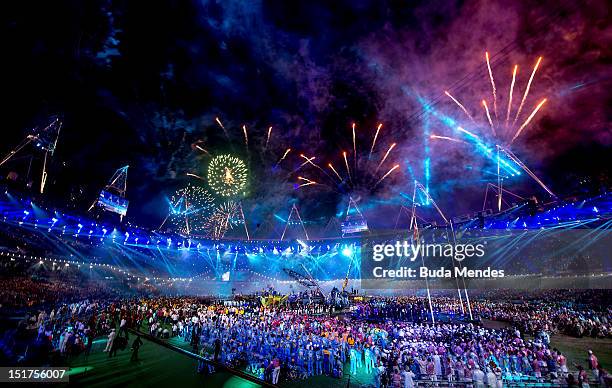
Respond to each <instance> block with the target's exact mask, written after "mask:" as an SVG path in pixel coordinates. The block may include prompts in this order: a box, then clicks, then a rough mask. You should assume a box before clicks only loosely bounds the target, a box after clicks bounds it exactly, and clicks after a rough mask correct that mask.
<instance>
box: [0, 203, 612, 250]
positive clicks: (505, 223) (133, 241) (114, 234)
mask: <svg viewBox="0 0 612 388" xmlns="http://www.w3.org/2000/svg"><path fill="white" fill-rule="evenodd" d="M5 194H6V195H7V197H8V198H9V199H10V201H9V202H5V203H3V202H2V201H0V211H1V214H2V219H0V221H3V223H4V224H5V225H18V226H19V227H23V228H34V229H38V230H40V231H41V232H45V231H46V232H49V233H53V234H59V235H66V237H70V236H73V237H74V238H77V239H79V240H80V241H87V240H90V241H91V243H94V242H95V241H96V240H97V241H98V242H104V241H108V240H111V241H112V242H115V243H123V244H124V245H129V246H139V247H143V248H147V247H150V248H155V247H159V246H162V247H163V246H165V247H167V248H169V249H170V248H175V247H177V248H179V249H185V248H187V249H194V248H197V247H198V246H200V247H205V246H227V245H242V246H244V247H246V248H250V247H253V246H255V247H266V248H270V249H273V248H274V247H277V248H284V247H291V246H296V247H297V249H298V250H299V249H300V247H301V245H300V244H298V243H297V242H296V240H297V239H283V240H280V239H265V238H264V239H248V240H247V239H240V238H223V239H217V240H215V239H206V238H201V237H199V236H194V235H191V236H182V235H180V234H165V233H157V232H152V231H149V230H147V229H146V228H139V227H138V226H128V228H125V229H123V230H121V231H119V230H117V228H114V227H112V226H107V225H100V224H98V223H96V222H92V220H84V219H81V218H78V217H73V216H70V215H66V214H63V213H59V212H57V211H53V210H50V209H45V208H41V207H38V206H37V205H36V204H35V203H33V202H31V201H29V200H26V201H23V200H17V199H16V198H15V197H13V196H12V195H11V194H8V193H5ZM609 196H610V194H608V193H604V194H601V195H599V196H596V197H591V198H588V199H585V200H583V201H580V200H578V201H574V202H572V203H570V202H567V203H564V204H559V205H557V206H554V207H551V208H549V209H548V210H546V211H543V212H540V213H538V214H535V215H526V214H519V215H517V214H513V212H515V211H517V210H520V209H521V208H523V207H524V206H526V204H523V205H521V206H517V207H515V208H511V209H508V210H505V211H503V212H500V213H497V214H493V215H488V216H486V217H485V218H484V225H482V221H483V219H478V218H470V219H465V220H459V221H456V222H454V226H455V227H459V228H463V229H540V228H544V227H556V228H559V227H561V228H563V227H577V226H586V227H593V225H589V224H590V223H593V222H597V221H605V220H606V218H609V215H610V212H611V210H612V200H610V199H609ZM601 198H604V199H605V200H604V201H603V203H597V206H600V208H598V207H597V206H593V202H595V201H597V200H598V199H601ZM41 211H43V212H44V211H46V212H48V213H52V214H53V215H54V216H53V217H52V218H45V219H36V214H37V213H38V214H41ZM47 217H49V216H47ZM500 217H501V218H502V219H499V218H500ZM479 223H480V225H479ZM448 227H449V225H446V224H443V225H436V224H434V223H432V224H420V225H419V228H421V229H434V230H444V229H447V228H448ZM406 233H407V230H406V229H404V230H401V229H398V230H394V231H392V230H384V231H383V230H379V231H374V232H373V233H370V234H367V235H350V236H343V237H340V236H335V237H320V238H316V239H308V240H306V239H305V238H304V239H303V240H304V241H307V242H308V245H309V247H313V246H317V245H321V246H324V245H330V246H331V245H339V244H345V245H346V244H359V242H360V241H361V240H362V239H363V238H364V237H367V238H368V239H378V238H393V237H395V238H398V237H403V238H406V236H407V234H406ZM202 244H203V245H202ZM296 244H297V245H296ZM330 248H331V247H330Z"/></svg>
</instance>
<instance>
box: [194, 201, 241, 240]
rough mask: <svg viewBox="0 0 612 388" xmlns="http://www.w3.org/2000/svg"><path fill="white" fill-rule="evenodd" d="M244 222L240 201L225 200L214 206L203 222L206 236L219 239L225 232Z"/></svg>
mask: <svg viewBox="0 0 612 388" xmlns="http://www.w3.org/2000/svg"><path fill="white" fill-rule="evenodd" d="M243 224H244V216H243V214H242V211H241V207H240V203H239V202H235V201H226V202H223V203H221V204H219V205H218V206H216V207H215V208H214V210H213V211H212V213H211V214H210V216H209V217H208V218H207V219H206V221H205V222H204V228H203V229H204V232H205V235H206V237H208V238H212V239H216V240H218V239H221V238H223V236H225V234H226V233H227V232H228V231H229V230H232V229H234V228H235V227H237V226H239V225H243Z"/></svg>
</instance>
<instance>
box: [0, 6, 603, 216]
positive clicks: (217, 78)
mask: <svg viewBox="0 0 612 388" xmlns="http://www.w3.org/2000/svg"><path fill="white" fill-rule="evenodd" d="M2 8H3V9H2V12H1V14H2V16H1V18H2V26H3V31H2V34H1V37H2V38H1V39H2V48H3V55H2V57H3V59H2V68H3V71H2V73H1V85H2V92H3V94H4V96H5V98H4V100H5V102H4V103H3V104H2V108H0V109H1V110H2V118H3V122H2V134H3V136H2V142H1V143H0V151H1V152H2V153H5V152H8V151H9V150H10V149H11V148H12V147H14V146H15V145H16V144H17V143H18V142H19V141H20V140H21V138H23V137H24V136H25V135H26V133H27V130H28V128H31V127H33V126H36V125H41V124H43V123H45V122H46V121H48V117H50V116H52V115H55V114H62V116H63V120H64V127H63V129H62V133H61V136H60V141H59V145H58V149H57V153H56V155H55V157H54V159H53V162H52V165H51V167H50V177H49V183H48V196H49V198H51V199H53V200H55V201H56V202H58V203H59V202H61V201H62V200H65V199H66V198H67V193H70V192H75V191H76V190H78V189H79V188H83V189H84V190H85V192H84V194H83V195H81V196H80V197H79V198H78V200H77V203H75V205H76V206H77V208H79V209H81V210H83V209H85V208H86V207H87V205H88V203H89V202H91V200H92V199H93V198H95V196H96V193H97V192H98V191H99V190H100V189H101V188H102V186H103V185H104V184H105V182H106V181H107V180H108V179H109V178H110V176H111V175H112V173H113V172H114V170H115V169H117V168H119V167H121V166H123V165H125V164H129V165H130V166H131V167H130V170H129V178H128V198H129V199H130V200H131V204H130V210H129V212H128V215H129V218H131V219H133V220H136V221H138V222H140V223H143V224H150V225H155V224H156V223H158V222H160V220H161V219H162V218H163V216H164V213H165V212H166V210H167V205H166V200H165V198H166V197H167V196H169V195H170V194H172V193H173V192H174V190H176V189H177V188H179V187H182V186H184V185H185V184H186V183H188V182H191V183H196V184H204V185H205V183H204V182H199V181H197V180H193V179H192V178H189V177H187V176H186V175H185V174H186V173H187V172H191V173H196V174H200V175H205V171H206V164H207V162H208V161H209V160H210V156H209V155H207V154H206V153H204V152H202V151H200V150H198V149H197V148H195V147H194V145H195V144H198V145H199V146H200V147H201V148H204V149H206V150H207V151H208V153H209V154H211V155H219V154H222V153H232V154H234V155H237V156H239V157H241V158H242V159H243V160H245V162H246V163H247V164H248V166H249V169H250V174H251V179H250V183H249V194H248V196H247V198H246V199H245V200H244V206H245V212H246V213H248V218H249V220H250V222H253V223H259V222H262V221H263V220H264V219H266V218H268V217H270V216H271V215H272V214H279V215H281V216H284V217H286V215H287V213H288V211H289V207H290V206H291V204H292V203H297V204H298V206H299V207H300V209H301V211H302V213H303V214H302V215H303V217H304V218H305V219H307V220H311V221H313V222H318V221H322V220H325V219H327V218H329V217H330V216H333V215H334V214H336V213H337V212H340V211H342V210H344V207H345V206H346V201H347V198H348V196H349V195H352V196H353V197H355V198H356V199H358V200H359V203H360V205H361V206H363V207H364V209H365V211H366V212H367V213H368V214H369V215H368V218H369V219H372V220H375V219H377V218H378V219H381V224H383V221H382V220H384V219H388V214H395V213H394V212H397V207H398V206H399V205H402V204H404V205H407V206H410V202H409V201H408V200H407V199H406V196H408V197H411V195H412V188H413V183H412V182H413V180H414V179H417V180H419V181H421V182H424V181H425V159H426V158H427V157H429V159H430V192H431V194H432V196H433V197H434V198H436V199H437V201H438V202H439V204H440V206H441V207H442V208H444V209H446V210H447V211H448V213H449V214H452V215H458V214H462V213H465V212H468V211H475V210H479V208H481V207H482V201H483V194H484V188H485V185H486V183H487V182H494V181H495V177H494V176H491V175H490V173H489V172H490V171H492V170H494V169H495V167H494V166H493V165H492V164H491V163H490V161H487V159H486V158H484V157H483V155H482V154H481V153H478V152H477V150H475V149H474V147H473V146H471V145H465V144H461V143H455V142H449V141H444V140H435V141H433V140H429V141H428V140H427V138H428V137H427V136H426V135H425V133H430V134H437V135H443V136H452V137H457V133H456V132H453V129H451V128H449V127H447V126H445V125H444V124H443V123H442V122H441V121H440V120H438V119H436V118H435V117H433V116H432V115H431V114H429V113H427V111H426V110H425V109H424V107H423V103H420V102H419V101H425V104H429V106H431V107H432V109H435V110H436V112H440V113H441V114H443V115H447V116H449V117H452V118H454V119H455V120H457V121H458V122H459V123H460V124H461V125H463V126H464V127H465V128H471V130H472V131H473V132H475V133H477V134H479V135H480V136H481V137H482V138H483V139H486V141H487V142H488V143H489V144H493V145H494V144H495V140H494V139H492V137H491V132H490V129H489V128H488V125H487V121H486V117H485V116H484V113H483V110H482V106H481V105H480V101H481V100H482V99H483V98H485V99H488V100H489V101H491V98H492V97H491V84H490V81H489V78H488V73H487V67H486V63H485V59H484V52H485V51H486V50H488V51H489V52H490V53H491V58H492V62H491V63H492V70H493V72H494V75H495V81H496V84H497V89H498V90H497V92H498V94H499V96H498V97H499V98H500V100H499V102H498V103H499V107H500V108H499V110H500V112H504V111H505V104H506V102H505V101H507V95H508V89H509V84H510V80H511V75H512V68H513V66H514V65H515V64H518V65H519V72H518V76H517V82H516V85H517V86H516V87H517V89H516V91H515V97H514V98H515V99H516V103H515V105H514V109H516V106H517V105H518V101H519V100H520V97H521V96H522V93H523V90H524V87H525V85H526V83H527V80H528V77H529V74H530V72H531V70H532V68H533V65H534V63H535V61H536V60H537V58H538V57H539V56H543V61H542V64H541V67H540V68H539V70H538V72H537V74H536V77H535V79H534V81H533V84H532V87H531V91H530V94H529V96H528V98H527V100H526V103H525V108H524V114H527V113H529V112H530V111H531V110H532V109H533V107H534V106H535V104H536V103H537V102H538V101H540V100H541V99H542V98H544V97H546V98H548V100H547V103H546V105H545V106H544V107H543V109H542V110H541V111H540V112H539V113H538V115H537V116H536V118H535V119H534V121H533V122H532V123H531V125H530V126H529V127H527V128H526V129H525V131H524V132H523V134H522V135H521V136H520V137H519V138H518V139H517V140H516V141H515V142H514V143H513V144H512V147H511V149H512V151H513V152H514V153H515V154H516V155H517V156H518V157H519V158H521V159H522V160H523V161H524V162H525V163H526V164H527V165H528V166H529V167H530V168H531V169H532V170H533V171H534V172H535V173H536V174H537V175H538V176H540V178H541V179H542V180H543V181H545V182H546V184H548V185H549V186H550V187H551V188H552V189H553V191H555V192H557V193H559V194H560V195H561V196H563V195H568V194H574V193H576V192H578V191H580V190H584V187H588V188H590V189H592V188H594V187H597V186H601V185H604V186H609V179H608V167H609V160H610V159H609V150H610V148H609V147H610V144H611V141H612V136H611V135H612V134H611V126H610V121H611V118H612V92H611V90H612V82H611V78H610V77H611V76H612V71H611V68H610V64H611V62H612V28H611V26H610V20H612V18H611V17H610V8H611V5H610V2H607V1H605V0H595V1H581V2H574V1H563V0H562V1H556V0H554V1H522V2H510V1H386V2H385V1H303V2H298V1H193V2H190V1H180V2H179V1H177V2H168V1H155V2H136V1H93V0H92V1H53V2H51V1H39V2H32V1H16V2H10V3H7V4H3V5H2ZM445 90H449V91H450V92H451V93H453V95H454V96H456V97H457V98H459V99H460V100H461V101H462V102H463V103H464V105H465V106H466V108H467V109H468V110H469V111H470V112H471V114H472V115H473V116H474V118H475V121H476V122H477V125H474V124H473V123H471V122H470V121H469V120H468V119H467V118H466V116H465V115H464V114H463V112H461V110H460V109H459V108H458V107H457V106H456V105H454V104H453V102H452V101H451V100H450V99H448V98H447V97H446V96H444V91H445ZM500 115H501V114H500ZM215 117H219V118H220V119H221V120H222V122H223V124H224V126H225V128H226V129H227V132H228V134H229V139H228V137H226V136H225V134H224V132H223V130H222V129H221V128H220V127H219V126H218V125H217V124H216V123H215ZM522 117H523V116H522ZM353 122H355V123H356V139H357V149H358V158H360V159H358V162H357V164H356V167H357V168H356V171H353V174H354V182H353V185H354V186H355V187H354V188H353V189H350V188H349V187H348V186H349V185H348V184H343V185H339V186H336V185H334V184H332V182H333V179H330V178H329V177H326V176H325V175H324V174H323V173H321V171H318V170H317V169H316V168H314V167H312V166H306V167H304V168H303V169H301V170H299V171H298V172H296V173H294V174H291V171H293V170H295V169H296V168H297V167H298V166H299V165H300V164H301V163H302V162H303V161H304V160H303V159H302V158H300V157H299V154H300V153H303V154H305V155H307V156H314V155H316V161H317V162H319V163H320V164H321V165H322V166H323V167H326V166H327V163H328V162H332V163H333V165H334V166H336V168H337V169H338V170H341V171H340V172H341V173H344V172H345V171H346V170H345V167H344V162H343V159H342V156H341V152H342V151H347V152H349V155H350V156H352V148H353V145H352V140H351V124H352V123H353ZM379 122H380V123H383V128H382V129H381V132H380V135H379V137H378V139H377V145H376V148H375V150H374V152H373V155H372V157H371V159H370V160H368V154H369V151H370V146H371V144H372V139H373V135H374V132H375V131H376V126H377V124H378V123H379ZM243 124H244V125H246V126H247V128H248V136H249V147H248V150H247V149H246V147H245V144H244V135H243V132H242V125H243ZM269 126H272V127H273V131H272V136H271V139H270V142H269V145H268V147H267V148H265V147H264V144H265V141H266V135H267V130H268V127H269ZM394 142H396V143H397V147H396V148H395V149H394V150H393V152H392V153H391V154H390V156H389V159H388V161H387V162H386V163H385V164H384V165H383V167H381V168H380V169H379V171H374V170H375V168H376V165H377V161H379V160H380V159H381V158H382V156H383V155H384V153H385V151H386V149H387V148H388V147H389V145H390V144H391V143H394ZM427 144H429V145H427ZM288 147H290V148H292V152H291V153H290V154H289V156H288V157H287V159H286V160H285V161H283V162H282V163H281V164H280V165H279V166H276V164H277V161H278V159H279V158H280V157H281V156H282V154H283V152H284V150H285V149H286V148H288ZM427 147H429V150H427ZM20 163H21V164H24V163H23V161H22V162H19V161H17V162H15V163H14V164H13V165H12V166H8V167H7V168H5V167H3V169H2V170H1V171H0V172H1V173H2V176H3V177H4V176H6V173H7V171H8V170H10V169H14V170H16V171H17V170H18V171H21V170H20V169H22V168H23V166H21V165H20ZM349 163H351V169H353V168H354V166H355V165H354V164H353V163H354V161H353V159H352V158H350V159H349ZM395 163H397V164H399V165H400V168H399V170H398V171H396V172H394V173H393V174H391V175H390V176H389V177H388V178H387V179H386V180H385V181H383V182H382V183H381V184H378V185H374V183H375V182H376V181H377V180H378V178H380V176H382V175H383V173H384V172H386V171H387V170H388V169H389V168H390V167H392V166H393V165H394V164H395ZM275 166H276V167H275ZM326 171H327V172H328V173H330V170H329V169H326ZM488 171H489V172H488ZM21 174H22V175H23V174H25V172H22V173H21ZM37 174H38V172H37ZM299 175H302V176H304V177H310V179H315V180H317V181H320V182H322V183H327V184H328V186H323V185H313V186H310V187H303V188H300V189H296V188H295V184H296V183H297V182H298V179H297V176H299ZM585 178H587V181H588V182H587V184H586V185H585V184H583V185H580V184H579V182H580V181H584V179H585ZM190 179H191V180H190ZM506 187H507V188H508V189H510V190H512V191H515V192H517V193H520V194H521V195H523V196H529V195H532V194H535V195H536V196H538V197H540V198H541V199H544V200H545V199H547V197H546V193H545V192H543V191H542V189H541V188H539V187H538V186H537V185H535V184H534V183H533V182H532V181H531V180H529V178H528V177H526V176H521V177H519V178H513V179H511V180H510V181H509V182H507V186H506ZM373 222H375V221H373Z"/></svg>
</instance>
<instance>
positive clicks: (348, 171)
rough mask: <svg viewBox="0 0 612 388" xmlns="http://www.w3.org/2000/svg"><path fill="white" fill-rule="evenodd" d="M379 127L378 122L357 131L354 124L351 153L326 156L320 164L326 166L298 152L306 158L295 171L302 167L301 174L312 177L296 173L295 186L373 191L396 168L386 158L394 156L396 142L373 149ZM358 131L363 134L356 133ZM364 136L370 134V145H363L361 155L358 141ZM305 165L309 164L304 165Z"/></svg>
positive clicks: (342, 191) (380, 126) (351, 191)
mask: <svg viewBox="0 0 612 388" xmlns="http://www.w3.org/2000/svg"><path fill="white" fill-rule="evenodd" d="M381 128H382V124H378V126H377V127H376V128H375V130H372V131H367V132H366V131H363V130H362V131H356V124H355V123H353V124H352V125H351V131H350V135H351V139H350V148H349V149H351V148H352V153H351V152H350V151H348V152H347V151H340V152H339V153H338V156H337V157H335V158H326V159H327V160H326V161H325V163H322V164H321V165H322V166H324V167H325V168H323V167H321V165H319V164H317V163H315V162H313V160H315V159H316V160H319V159H320V158H319V157H318V156H307V155H303V154H301V155H300V156H301V157H302V158H303V159H304V160H305V161H304V162H303V163H302V164H301V165H300V166H299V168H298V169H296V170H294V172H296V171H297V170H299V169H302V167H304V170H305V171H304V174H306V173H308V174H311V176H309V177H307V176H299V177H298V182H297V188H302V187H305V186H315V185H316V186H324V187H328V188H331V189H333V190H335V191H337V192H339V193H343V194H346V193H354V192H363V193H366V192H372V191H373V190H375V189H376V188H377V187H379V186H380V185H381V183H383V181H385V179H387V178H388V177H389V176H391V175H392V174H393V173H395V171H396V170H398V169H399V165H398V164H397V163H395V162H391V161H390V160H389V159H392V157H393V149H394V148H395V147H396V145H397V143H391V144H390V145H389V146H388V147H386V148H380V149H379V150H377V149H376V144H377V141H379V140H380V135H381V131H380V130H381ZM359 134H363V135H362V136H358V135H359ZM363 137H369V138H370V139H368V140H367V144H368V145H369V143H370V142H371V145H370V146H369V147H366V153H367V154H366V157H363V158H360V157H359V155H358V152H359V149H360V147H359V144H361V142H360V138H361V140H362V141H364V142H365V141H366V140H364V139H363ZM347 143H349V141H347ZM361 148H363V147H361ZM377 151H378V152H377ZM324 160H325V159H324ZM350 161H352V163H350ZM306 166H309V167H308V168H306ZM335 166H338V167H339V168H336V167H335ZM379 170H380V171H379Z"/></svg>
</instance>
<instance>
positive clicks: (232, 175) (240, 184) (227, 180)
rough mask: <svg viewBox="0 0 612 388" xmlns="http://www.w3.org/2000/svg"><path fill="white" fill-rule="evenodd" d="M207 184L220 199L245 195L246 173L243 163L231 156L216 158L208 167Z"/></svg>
mask: <svg viewBox="0 0 612 388" xmlns="http://www.w3.org/2000/svg"><path fill="white" fill-rule="evenodd" d="M207 178H208V184H209V185H210V188H211V189H212V190H213V191H214V192H215V193H216V194H217V195H219V196H221V197H235V196H243V195H245V194H246V187H247V181H248V172H247V168H246V165H245V164H244V162H243V161H242V160H241V159H239V158H237V157H235V156H232V155H220V156H216V157H215V158H213V159H212V160H211V161H210V164H209V165H208V175H207Z"/></svg>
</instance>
